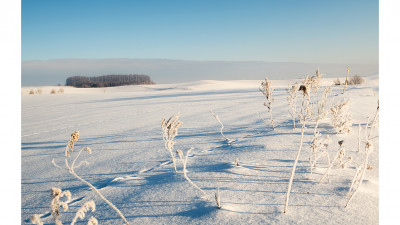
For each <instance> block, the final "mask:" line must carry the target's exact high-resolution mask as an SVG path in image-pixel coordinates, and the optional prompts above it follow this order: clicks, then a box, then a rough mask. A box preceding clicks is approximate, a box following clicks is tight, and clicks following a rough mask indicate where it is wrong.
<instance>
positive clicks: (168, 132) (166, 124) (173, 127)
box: [161, 113, 182, 172]
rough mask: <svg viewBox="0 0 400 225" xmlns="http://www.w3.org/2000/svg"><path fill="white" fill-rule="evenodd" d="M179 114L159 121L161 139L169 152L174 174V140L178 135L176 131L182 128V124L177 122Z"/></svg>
mask: <svg viewBox="0 0 400 225" xmlns="http://www.w3.org/2000/svg"><path fill="white" fill-rule="evenodd" d="M179 116H180V114H179V113H178V114H177V115H176V116H171V117H170V118H169V119H168V120H166V119H162V120H161V128H162V130H163V139H164V145H165V148H166V149H167V150H168V151H169V153H170V155H171V158H172V163H173V164H174V169H175V172H177V169H176V160H175V153H174V151H173V149H174V145H175V141H174V138H175V136H176V135H177V134H178V129H179V127H180V126H182V122H181V121H179Z"/></svg>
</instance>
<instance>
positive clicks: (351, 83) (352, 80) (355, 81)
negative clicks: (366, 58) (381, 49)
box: [349, 75, 365, 85]
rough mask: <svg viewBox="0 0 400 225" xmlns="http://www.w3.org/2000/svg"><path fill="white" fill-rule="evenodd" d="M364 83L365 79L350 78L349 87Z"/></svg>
mask: <svg viewBox="0 0 400 225" xmlns="http://www.w3.org/2000/svg"><path fill="white" fill-rule="evenodd" d="M364 82H365V80H364V78H362V77H360V76H358V75H355V76H352V77H351V78H350V81H349V85H357V84H363V83H364Z"/></svg>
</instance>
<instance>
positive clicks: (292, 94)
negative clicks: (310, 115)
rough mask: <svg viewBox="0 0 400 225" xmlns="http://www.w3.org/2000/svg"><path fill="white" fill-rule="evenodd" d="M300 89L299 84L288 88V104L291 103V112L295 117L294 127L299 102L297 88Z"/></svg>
mask: <svg viewBox="0 0 400 225" xmlns="http://www.w3.org/2000/svg"><path fill="white" fill-rule="evenodd" d="M298 89H299V85H298V84H294V85H292V87H291V88H289V87H288V88H287V89H286V92H287V93H288V94H289V96H288V97H287V101H288V105H289V108H290V110H289V113H290V115H291V116H292V119H293V129H294V128H296V107H297V106H296V103H297V90H298Z"/></svg>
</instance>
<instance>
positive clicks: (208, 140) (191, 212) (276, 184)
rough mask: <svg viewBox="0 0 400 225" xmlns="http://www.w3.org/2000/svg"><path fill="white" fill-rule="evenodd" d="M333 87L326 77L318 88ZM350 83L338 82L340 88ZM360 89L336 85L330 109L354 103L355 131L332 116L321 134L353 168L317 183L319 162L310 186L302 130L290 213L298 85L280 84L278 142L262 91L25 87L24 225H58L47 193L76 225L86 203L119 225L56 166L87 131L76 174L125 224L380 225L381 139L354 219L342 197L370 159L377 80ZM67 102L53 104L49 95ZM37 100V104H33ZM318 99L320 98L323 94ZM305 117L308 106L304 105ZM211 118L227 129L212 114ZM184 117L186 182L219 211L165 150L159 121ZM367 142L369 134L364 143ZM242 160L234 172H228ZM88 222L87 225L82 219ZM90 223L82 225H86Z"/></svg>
mask: <svg viewBox="0 0 400 225" xmlns="http://www.w3.org/2000/svg"><path fill="white" fill-rule="evenodd" d="M333 80H334V79H329V78H324V79H323V80H322V86H324V85H329V86H330V85H332V83H333V82H332V81H333ZM341 80H343V79H341ZM366 80H367V82H366V83H364V84H362V85H356V86H348V89H347V90H346V92H345V94H342V90H343V86H332V93H331V94H330V95H329V102H328V104H329V105H332V104H333V103H337V102H339V101H340V100H341V99H350V106H351V108H350V112H351V114H352V117H353V127H352V132H351V133H350V134H346V135H343V134H341V135H337V134H336V133H335V130H334V128H333V127H332V125H331V123H330V115H328V118H326V119H324V120H323V121H322V123H321V124H320V125H319V127H318V131H319V132H321V133H322V134H323V135H324V134H329V135H331V138H332V143H331V144H330V145H329V149H328V151H329V154H330V157H331V159H333V157H334V155H335V154H336V152H337V150H338V149H339V145H338V144H337V142H338V141H340V140H344V143H345V148H346V158H347V157H348V156H351V157H352V158H353V161H352V162H351V163H350V164H349V165H348V166H347V167H346V168H344V169H342V168H339V167H337V166H334V167H333V168H332V170H331V172H330V175H329V177H330V183H327V181H326V180H324V182H322V183H321V184H317V182H318V180H319V179H320V177H321V176H322V175H323V173H324V172H325V169H326V168H327V163H326V161H324V160H321V161H320V162H319V164H318V165H317V170H316V171H315V172H314V173H313V174H312V176H310V173H309V170H310V168H309V160H308V159H309V156H310V155H311V148H310V143H311V140H312V137H313V130H314V126H315V122H309V123H307V128H306V130H305V137H304V144H303V150H302V152H301V155H300V160H299V163H298V166H297V169H296V174H295V179H294V182H293V186H292V191H291V195H290V202H289V207H288V212H287V213H286V214H284V213H282V212H283V207H284V203H285V195H286V191H287V187H288V180H289V177H290V171H291V169H292V165H293V161H294V159H295V157H296V153H297V150H298V147H299V143H300V126H299V125H298V126H297V128H296V129H293V124H292V120H291V116H290V114H289V111H288V110H289V107H288V105H287V100H286V98H287V96H288V94H287V93H286V88H287V87H288V85H292V84H294V83H295V82H299V81H300V80H299V79H297V80H273V81H272V86H273V88H274V89H275V91H274V93H273V98H274V101H273V103H272V110H273V111H272V113H273V119H274V124H275V127H276V132H275V133H274V132H273V131H272V129H271V126H270V125H269V124H266V123H265V122H264V121H263V120H261V119H260V117H259V114H258V112H259V113H261V115H262V117H264V118H265V119H266V121H268V114H267V111H266V107H265V106H264V105H263V103H264V101H265V97H264V96H263V95H262V94H261V92H260V91H259V90H258V88H259V87H260V83H261V80H259V81H257V80H248V81H247V80H236V81H213V80H206V81H197V82H189V83H180V84H162V85H147V86H146V85H140V86H123V87H113V88H98V89H79V88H72V87H23V88H22V128H21V146H22V149H21V156H22V160H21V161H22V168H21V170H22V171H21V172H22V180H21V187H22V193H21V197H22V200H21V201H22V202H21V203H22V209H21V213H22V215H21V216H22V221H21V223H22V224H30V219H29V218H30V216H31V215H33V214H39V215H41V217H42V220H43V221H44V223H45V224H50V223H52V222H53V221H52V218H51V215H50V213H49V212H50V211H49V203H50V189H51V188H52V187H57V188H61V189H62V190H69V191H71V193H72V201H71V202H70V203H69V206H70V208H69V209H68V211H66V212H61V220H62V221H63V222H64V224H69V223H70V222H71V221H72V219H73V217H74V215H75V212H76V211H77V209H78V208H79V207H80V206H81V205H82V204H84V203H85V202H87V201H89V200H94V201H95V203H96V211H95V212H88V213H87V217H86V218H85V219H84V221H87V220H88V218H89V217H91V216H94V217H95V218H97V219H98V221H99V223H100V224H122V223H123V221H122V219H120V217H119V216H118V214H117V213H116V212H115V211H114V210H112V209H111V207H110V206H109V205H107V204H106V203H105V202H104V201H103V200H102V199H100V198H99V197H98V196H97V195H96V194H95V193H94V192H93V191H91V190H90V188H89V187H88V186H86V185H85V184H84V183H82V182H81V181H79V180H77V179H76V178H74V177H73V176H72V175H71V174H69V173H68V172H67V171H66V170H63V169H59V168H56V167H54V165H53V164H52V163H51V161H52V159H55V162H56V163H57V164H59V165H63V162H64V150H65V146H66V145H67V142H68V140H69V138H70V135H71V133H72V132H74V131H76V130H77V131H79V132H80V138H79V140H78V141H77V142H76V146H75V149H76V150H75V152H73V153H72V156H74V154H77V152H76V151H77V150H79V149H81V148H83V147H90V148H91V149H92V151H93V153H92V154H91V155H89V154H87V153H83V154H82V155H81V157H80V158H79V160H82V161H83V160H86V161H88V162H89V165H87V166H82V167H80V168H78V169H76V172H77V174H78V175H81V176H82V177H83V178H84V179H86V180H87V181H89V182H90V183H92V184H93V185H94V186H95V187H96V188H98V189H99V190H100V192H101V193H102V194H103V195H104V196H106V197H107V198H108V199H109V200H110V201H111V202H112V203H114V204H115V205H116V206H117V207H118V208H119V209H120V210H121V212H122V213H123V214H124V216H125V217H126V218H127V220H128V221H129V222H130V224H140V223H141V224H378V221H379V218H378V202H379V196H378V188H379V179H378V174H379V163H378V162H379V159H378V155H379V145H378V139H379V138H378V129H376V130H375V131H374V132H373V135H372V137H373V139H372V141H373V145H374V151H373V152H372V154H371V155H370V158H369V164H370V165H371V166H372V167H373V169H372V170H367V173H366V175H365V179H364V182H363V184H362V186H361V187H360V189H359V191H358V193H357V194H356V196H355V197H354V199H353V200H352V201H351V202H350V204H349V206H348V207H347V208H344V205H345V203H346V201H347V192H348V190H349V188H350V184H351V181H352V179H353V176H354V174H355V172H356V167H358V166H359V165H360V164H361V163H362V161H363V159H364V150H363V149H362V150H361V151H360V152H357V146H358V124H359V123H360V124H361V125H362V126H363V129H362V133H364V132H365V127H364V126H365V124H366V122H367V117H371V118H372V117H373V116H374V115H375V112H376V106H377V98H378V96H379V88H378V87H379V83H378V75H376V76H371V77H368V78H367V79H366ZM53 88H54V89H56V90H58V89H59V88H63V89H64V94H50V91H51V90H52V89H53ZM31 89H42V94H34V95H30V94H28V93H29V91H30V90H31ZM322 90H323V88H320V94H321V95H322ZM297 102H298V106H299V105H300V102H301V98H300V97H299V98H298V101H297ZM210 109H212V110H213V111H214V113H215V114H217V115H218V116H219V118H220V120H221V122H222V123H223V124H224V126H225V128H224V135H225V136H227V137H228V138H229V139H231V140H232V142H227V141H225V140H224V139H223V137H222V136H221V134H220V132H219V131H220V125H219V123H218V122H217V121H216V120H215V118H214V117H213V116H212V114H211V113H210V112H209V110H210ZM178 112H180V114H181V117H180V120H181V121H182V122H183V125H182V127H181V128H179V132H178V135H177V137H176V138H175V141H176V144H175V148H174V149H175V150H178V149H181V150H182V151H183V152H184V153H186V151H187V149H189V148H190V147H193V148H194V149H193V150H192V152H191V155H190V156H189V160H188V163H187V168H188V176H189V178H190V179H191V180H192V181H193V182H194V183H195V184H197V185H198V186H199V187H200V188H202V189H203V190H204V191H205V192H206V193H207V194H208V196H209V198H210V199H212V201H210V202H208V201H206V200H205V198H203V197H202V194H201V192H200V191H198V190H197V189H195V188H194V187H193V186H191V185H190V184H189V182H187V181H186V180H185V179H184V177H183V172H182V164H181V162H180V161H179V160H178V161H177V162H178V173H175V172H174V169H173V165H172V162H171V159H170V156H169V153H168V151H167V150H166V149H165V147H164V142H163V139H162V129H161V126H160V122H161V119H162V118H167V119H168V118H169V117H170V116H172V115H174V114H175V115H176V114H177V113H178ZM363 137H364V135H363ZM236 158H239V166H238V167H236V166H234V165H233V162H234V161H235V159H236ZM217 188H219V190H220V196H221V204H222V208H221V209H217V207H216V204H215V202H214V201H213V199H214V193H215V192H216V189H217ZM80 221H82V220H80ZM86 223H87V222H85V224H86Z"/></svg>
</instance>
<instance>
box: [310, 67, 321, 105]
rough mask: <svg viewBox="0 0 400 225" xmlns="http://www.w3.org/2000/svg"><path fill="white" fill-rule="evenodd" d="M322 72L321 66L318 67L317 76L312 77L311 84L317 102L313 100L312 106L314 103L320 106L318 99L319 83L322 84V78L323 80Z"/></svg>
mask: <svg viewBox="0 0 400 225" xmlns="http://www.w3.org/2000/svg"><path fill="white" fill-rule="evenodd" d="M321 77H322V75H321V73H320V72H319V68H317V71H316V72H315V76H312V77H311V80H310V82H311V84H310V88H311V90H312V91H313V92H314V98H313V99H316V102H314V101H313V104H312V106H314V104H315V105H316V106H317V107H318V106H319V99H318V89H319V84H320V80H321Z"/></svg>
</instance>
